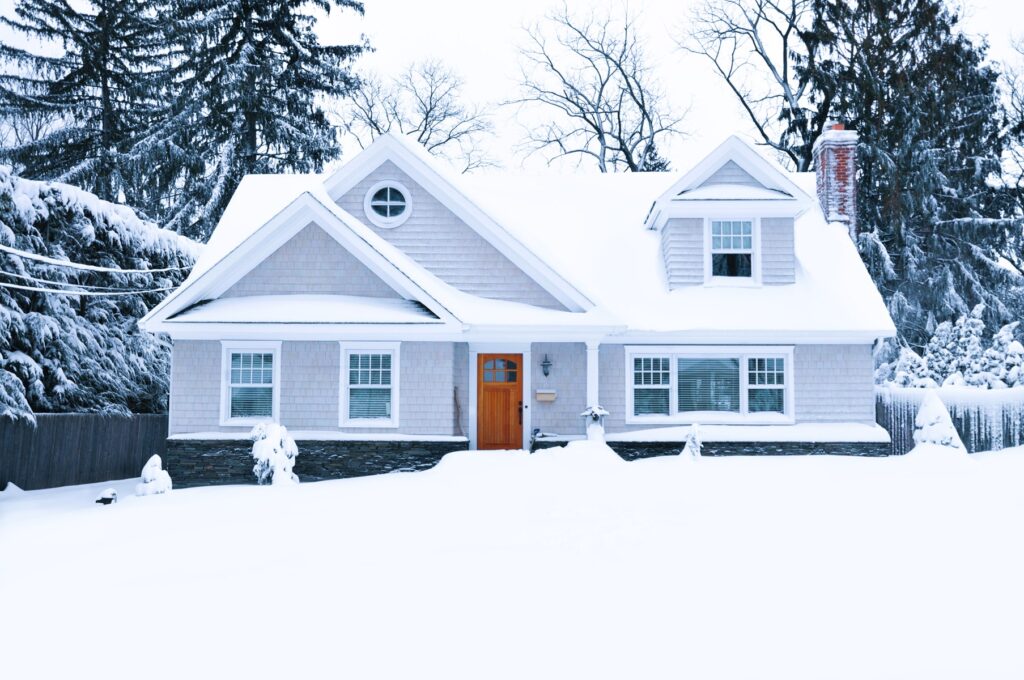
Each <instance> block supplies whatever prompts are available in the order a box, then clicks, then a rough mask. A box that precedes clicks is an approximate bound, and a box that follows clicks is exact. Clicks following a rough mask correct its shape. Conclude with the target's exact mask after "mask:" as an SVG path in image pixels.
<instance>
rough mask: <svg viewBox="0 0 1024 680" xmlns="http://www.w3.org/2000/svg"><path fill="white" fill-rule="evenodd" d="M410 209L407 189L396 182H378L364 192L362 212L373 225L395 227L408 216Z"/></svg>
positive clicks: (385, 227) (386, 227)
mask: <svg viewBox="0 0 1024 680" xmlns="http://www.w3.org/2000/svg"><path fill="white" fill-rule="evenodd" d="M411 209H412V206H411V205H410V201H409V190H408V189H406V188H405V187H403V186H402V185H401V184H398V183H397V182H380V183H379V184H375V185H374V186H372V187H371V188H370V190H369V191H368V192H366V198H365V199H364V201H363V212H364V213H366V217H367V219H369V220H370V222H372V223H373V224H374V225H376V226H378V227H382V228H384V229H391V228H393V227H397V226H399V225H400V224H402V223H403V222H405V221H406V220H407V219H408V218H409V213H410V211H411Z"/></svg>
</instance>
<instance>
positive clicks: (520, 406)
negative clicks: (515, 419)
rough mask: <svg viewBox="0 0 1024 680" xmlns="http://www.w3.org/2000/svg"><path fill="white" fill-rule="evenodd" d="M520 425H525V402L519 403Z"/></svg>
mask: <svg viewBox="0 0 1024 680" xmlns="http://www.w3.org/2000/svg"><path fill="white" fill-rule="evenodd" d="M519 424H520V425H522V424H523V402H522V401H520V402H519Z"/></svg>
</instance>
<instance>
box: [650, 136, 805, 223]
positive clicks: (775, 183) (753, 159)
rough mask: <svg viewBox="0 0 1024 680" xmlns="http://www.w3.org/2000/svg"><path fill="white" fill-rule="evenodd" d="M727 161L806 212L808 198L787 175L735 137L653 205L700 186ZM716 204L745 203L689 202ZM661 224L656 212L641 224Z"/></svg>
mask: <svg viewBox="0 0 1024 680" xmlns="http://www.w3.org/2000/svg"><path fill="white" fill-rule="evenodd" d="M730 160H731V161H735V162H736V164H737V165H739V166H740V167H741V168H742V169H743V170H745V171H746V172H747V173H749V174H750V176H751V177H753V178H754V179H756V180H757V181H758V182H760V183H761V184H763V185H764V186H766V187H768V188H770V189H777V190H780V191H784V192H785V193H787V194H789V195H791V196H793V198H794V200H795V201H796V202H797V203H798V204H800V205H801V206H803V207H802V208H801V210H803V209H806V204H807V203H808V202H809V201H810V200H811V197H810V196H808V195H807V194H806V193H805V192H804V191H803V190H802V189H801V188H800V187H799V186H797V185H796V184H795V183H794V182H793V181H792V180H791V179H790V178H789V173H788V172H787V171H786V170H785V169H783V168H781V167H779V166H778V165H777V164H774V163H771V162H770V161H768V160H767V159H765V158H764V157H763V156H761V154H759V153H758V152H757V151H755V150H754V149H753V148H751V146H750V145H749V144H748V143H747V142H745V141H743V140H742V139H740V138H739V137H736V136H735V135H733V136H731V137H729V138H728V139H726V140H725V141H724V142H722V143H721V144H719V145H718V147H717V148H715V150H714V151H712V152H711V153H709V154H708V155H707V156H705V157H704V159H703V160H701V161H700V162H699V163H697V165H695V166H693V167H692V168H691V169H690V170H689V171H688V172H686V173H685V174H684V175H683V176H682V177H681V178H680V179H679V180H678V181H676V183H675V184H673V185H672V186H671V187H669V189H668V191H666V192H665V193H663V194H662V195H661V196H659V197H658V200H657V201H656V203H657V204H658V205H664V204H666V203H669V202H671V201H672V199H674V198H675V197H676V196H678V195H679V194H680V193H681V192H683V191H686V190H687V189H693V188H695V187H697V186H700V185H701V183H703V182H704V181H705V180H707V179H708V178H709V177H711V175H713V174H714V173H715V172H716V171H717V170H718V169H719V168H720V167H722V166H723V165H725V164H726V163H727V162H729V161H730ZM718 202H722V203H730V204H732V203H747V202H748V201H735V202H726V201H700V202H698V201H693V203H718ZM750 202H752V201H750ZM770 202H771V201H764V203H770ZM659 213H662V214H659ZM662 224H664V214H663V211H661V210H657V209H654V210H651V213H650V215H649V216H648V219H647V220H646V221H645V222H644V226H646V227H647V228H648V229H657V228H659V227H660V225H662Z"/></svg>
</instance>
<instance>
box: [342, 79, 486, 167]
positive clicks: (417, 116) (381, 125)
mask: <svg viewBox="0 0 1024 680" xmlns="http://www.w3.org/2000/svg"><path fill="white" fill-rule="evenodd" d="M462 87H463V80H462V78H461V77H459V75H458V74H457V73H455V71H453V70H452V69H450V68H449V67H447V66H445V65H444V64H443V63H441V62H440V61H437V60H428V61H423V62H419V63H416V64H412V65H410V66H409V67H408V68H407V69H406V70H405V71H404V72H403V73H402V74H401V75H400V76H398V77H397V78H394V79H392V80H389V81H385V80H382V79H381V78H379V77H377V76H365V77H363V78H362V86H361V87H360V89H358V90H356V91H355V92H353V93H352V96H351V97H350V98H349V99H348V100H347V101H346V102H345V103H344V105H342V106H341V107H339V109H338V110H337V111H336V112H335V116H336V118H338V119H339V120H340V125H339V127H340V128H341V129H342V130H343V131H344V133H345V134H346V135H347V136H349V137H350V138H352V139H354V140H355V141H356V143H357V144H358V145H359V148H361V149H365V148H366V147H367V146H369V145H370V143H371V142H373V140H374V139H376V138H377V137H379V136H380V135H383V134H386V133H388V132H393V133H396V134H402V135H408V136H409V137H411V138H412V139H414V140H415V141H416V143H418V144H422V145H423V147H424V148H425V149H426V150H427V151H429V152H430V153H431V154H434V155H435V156H440V157H442V158H445V159H446V160H448V161H450V162H452V163H453V164H456V165H459V166H461V169H462V172H469V171H471V170H476V169H478V168H482V167H487V166H490V165H494V162H493V161H492V160H491V159H490V158H489V157H488V156H487V154H486V153H485V152H484V151H483V148H482V144H483V140H484V138H485V137H487V136H489V135H491V134H492V133H493V127H492V125H491V121H490V113H489V111H488V110H487V109H486V108H485V107H483V106H474V105H470V104H466V103H465V102H464V101H463V93H462Z"/></svg>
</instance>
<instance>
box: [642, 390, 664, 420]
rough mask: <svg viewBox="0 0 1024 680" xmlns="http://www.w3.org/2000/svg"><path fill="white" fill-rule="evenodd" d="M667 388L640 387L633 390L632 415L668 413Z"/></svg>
mask: <svg viewBox="0 0 1024 680" xmlns="http://www.w3.org/2000/svg"><path fill="white" fill-rule="evenodd" d="M668 396H669V392H668V390H667V389H653V390H652V389H641V390H634V391H633V415H637V416H645V415H664V416H667V415H668Z"/></svg>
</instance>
